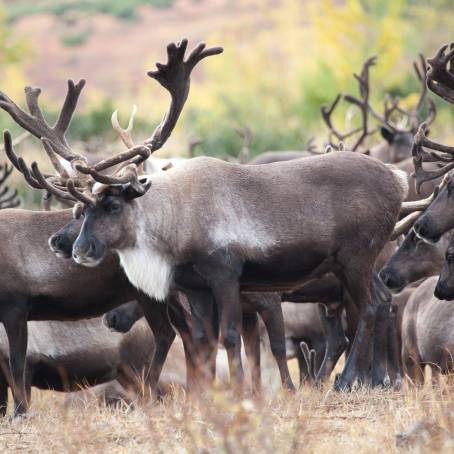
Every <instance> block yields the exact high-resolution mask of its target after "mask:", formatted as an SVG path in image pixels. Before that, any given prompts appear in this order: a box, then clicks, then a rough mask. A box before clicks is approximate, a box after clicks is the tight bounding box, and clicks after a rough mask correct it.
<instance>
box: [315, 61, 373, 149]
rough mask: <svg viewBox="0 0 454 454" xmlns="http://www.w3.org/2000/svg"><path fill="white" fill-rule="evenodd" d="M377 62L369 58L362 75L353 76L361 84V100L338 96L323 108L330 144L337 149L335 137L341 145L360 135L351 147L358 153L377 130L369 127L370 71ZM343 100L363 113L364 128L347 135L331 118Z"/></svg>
mask: <svg viewBox="0 0 454 454" xmlns="http://www.w3.org/2000/svg"><path fill="white" fill-rule="evenodd" d="M375 61H376V57H375V56H374V57H370V58H368V59H367V60H366V61H365V62H364V64H363V68H362V70H361V74H360V75H357V74H353V76H354V77H355V79H356V80H357V81H358V84H359V95H360V97H359V98H358V97H355V96H352V95H342V94H338V95H337V96H336V98H335V100H334V101H333V102H332V103H331V105H330V106H323V107H322V108H321V112H322V118H323V121H324V122H325V123H326V125H327V126H328V128H329V130H330V136H329V142H330V145H331V146H332V147H334V148H337V145H335V144H333V142H332V137H333V136H334V137H336V139H337V141H338V143H341V142H344V141H345V140H346V139H348V138H350V137H351V136H354V135H356V134H358V133H360V134H359V137H358V138H357V139H356V141H355V142H354V144H353V145H352V146H351V147H349V149H350V150H351V151H356V150H357V149H358V147H359V146H360V145H361V144H362V143H363V142H364V140H365V139H366V137H367V136H369V135H371V134H373V133H374V132H375V130H373V131H371V130H369V125H368V112H369V95H370V87H369V69H370V67H371V66H373V65H374V64H375ZM341 99H344V100H345V101H347V102H348V103H350V104H353V105H355V106H356V107H358V109H359V110H360V112H361V122H362V126H360V127H358V128H355V129H353V130H351V131H348V132H346V133H342V132H340V131H339V130H338V129H337V128H335V126H334V124H333V121H332V118H331V116H332V114H333V111H334V110H335V108H336V107H337V105H338V104H339V101H340V100H341Z"/></svg>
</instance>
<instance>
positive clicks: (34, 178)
mask: <svg viewBox="0 0 454 454" xmlns="http://www.w3.org/2000/svg"><path fill="white" fill-rule="evenodd" d="M186 48H187V40H183V41H182V42H181V43H180V44H178V45H176V44H173V43H172V44H169V45H168V46H167V57H168V61H167V63H166V64H161V63H157V64H156V66H157V70H156V71H150V72H148V75H149V76H150V77H151V78H153V79H155V80H157V81H158V82H159V83H160V84H161V85H162V86H163V87H164V88H165V89H166V90H167V91H168V92H169V93H170V95H171V103H170V108H169V111H168V112H167V114H166V115H165V117H164V118H163V120H162V121H161V123H160V124H159V126H158V127H157V128H156V129H155V131H154V133H153V134H152V136H151V137H150V138H149V139H147V140H145V141H144V143H143V144H141V145H137V146H135V145H134V143H133V141H132V138H131V135H130V133H131V130H132V126H133V119H134V114H135V108H134V109H133V113H132V115H131V118H130V122H129V126H128V128H127V129H124V130H123V129H121V127H120V125H119V124H118V120H117V116H116V112H114V114H113V115H112V126H113V127H114V129H115V130H116V131H117V132H118V134H119V136H120V138H121V139H122V141H123V142H124V144H125V145H126V146H127V147H128V150H126V151H124V152H121V153H119V154H117V155H115V156H112V157H109V158H107V159H104V160H102V161H100V162H98V163H97V164H95V165H93V166H88V164H87V163H88V160H87V159H86V157H84V156H82V155H79V154H76V153H74V152H73V151H72V150H71V149H70V147H69V146H68V144H67V142H66V139H65V133H66V130H67V129H68V127H69V123H70V121H71V117H72V115H73V113H74V111H75V108H76V105H77V101H78V98H79V95H80V92H81V90H82V88H83V87H84V85H85V81H84V80H81V81H80V82H78V83H77V84H75V83H74V82H73V81H69V82H68V93H67V96H66V99H65V102H64V104H63V108H62V111H61V113H60V116H59V119H58V121H57V123H56V124H55V126H53V127H50V126H49V125H48V124H47V123H46V122H45V120H44V117H43V115H42V112H41V110H40V108H39V105H38V96H39V94H40V92H41V90H40V89H38V88H29V87H27V88H26V89H25V94H26V101H27V105H28V108H29V111H30V113H27V112H25V111H23V110H22V109H20V108H19V107H18V106H17V105H16V104H15V103H14V102H13V101H11V100H10V99H9V98H8V97H7V96H6V95H5V94H3V93H1V92H0V107H1V108H3V109H4V110H6V111H7V112H8V113H9V114H10V115H11V116H12V118H13V119H14V120H15V121H16V122H17V123H18V124H19V125H21V126H22V127H23V128H24V129H26V130H27V131H29V132H30V133H32V134H33V135H34V136H35V137H38V138H39V139H41V141H42V143H43V146H44V148H45V150H46V152H47V154H48V156H49V158H50V159H51V162H52V164H53V165H54V168H55V170H56V171H57V175H47V174H43V173H42V172H41V171H40V169H39V167H38V164H37V163H36V162H33V163H32V164H31V167H30V168H29V167H28V166H27V165H26V163H25V161H24V160H23V159H22V158H21V157H19V156H17V155H16V153H15V152H14V149H13V145H12V142H11V136H10V134H9V132H7V131H6V132H5V134H4V142H5V150H6V153H7V156H8V158H9V159H10V161H11V162H12V164H13V165H14V166H15V167H16V168H17V169H18V170H19V171H20V172H22V174H23V175H24V177H25V179H26V181H27V182H28V183H29V184H30V185H31V186H33V187H34V188H38V189H44V190H45V191H46V193H47V194H48V195H49V194H53V195H55V196H56V197H57V198H59V199H61V200H65V201H68V202H70V203H73V204H74V209H73V213H74V217H75V218H79V217H80V216H81V215H82V214H83V216H84V220H83V225H82V229H81V231H80V234H79V235H78V238H77V239H76V240H75V242H74V244H73V257H74V258H75V259H76V261H78V262H79V263H82V264H84V265H87V266H93V265H96V264H97V263H99V262H100V261H101V260H102V258H103V256H104V252H105V250H106V248H113V249H115V248H117V247H119V246H123V245H125V244H126V245H127V244H129V243H130V242H133V241H134V235H129V234H128V232H129V230H128V228H127V226H130V225H131V224H134V223H135V218H134V216H133V215H132V211H133V208H134V201H135V199H136V198H137V197H141V196H143V195H144V194H145V193H146V192H147V191H148V190H149V189H150V187H151V179H150V177H149V176H148V175H144V174H143V172H144V169H143V167H144V166H143V164H144V162H145V161H146V160H147V159H149V158H150V156H151V154H152V153H153V152H155V151H156V150H158V149H160V148H161V147H162V146H163V145H164V143H165V142H166V141H167V139H168V138H169V136H170V134H171V133H172V131H173V129H174V127H175V125H176V122H177V120H178V118H179V116H180V113H181V111H182V109H183V106H184V104H185V102H186V99H187V97H188V94H189V87H190V75H191V72H192V70H193V69H194V67H195V66H196V65H197V63H198V62H199V61H201V60H202V59H204V58H205V57H208V56H211V55H216V54H219V53H221V52H222V48H220V47H213V48H207V49H206V48H205V44H203V43H201V44H199V45H198V46H196V47H195V48H194V49H193V50H192V52H191V53H190V54H189V56H188V57H187V58H186V59H185V53H186ZM109 169H110V170H111V174H108V173H107V171H108V170H109ZM70 230H71V228H70ZM73 230H74V229H73ZM73 230H71V232H73ZM67 233H68V232H66V231H64V232H63V231H60V232H57V234H55V235H53V236H52V237H51V238H50V240H49V244H50V247H51V249H53V250H54V251H55V252H56V253H61V254H62V255H63V256H66V255H67V251H66V249H67V248H66V246H65V245H66V243H68V244H69V243H71V240H72V239H71V238H69V237H68V235H67ZM65 235H66V236H65ZM63 236H64V238H65V240H69V241H68V242H63V243H65V245H63V246H65V247H63V249H65V250H64V251H63V250H62V248H61V247H60V246H62V244H63V243H62V237H63ZM101 238H102V241H101Z"/></svg>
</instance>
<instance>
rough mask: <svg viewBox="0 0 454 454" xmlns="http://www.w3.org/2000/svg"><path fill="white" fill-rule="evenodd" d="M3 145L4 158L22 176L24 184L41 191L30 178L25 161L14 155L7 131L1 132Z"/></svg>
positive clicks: (36, 183) (37, 184)
mask: <svg viewBox="0 0 454 454" xmlns="http://www.w3.org/2000/svg"><path fill="white" fill-rule="evenodd" d="M3 144H4V149H5V153H6V156H7V157H8V159H9V160H10V161H11V163H12V164H13V166H14V167H15V168H16V169H17V170H18V171H19V172H20V173H22V174H23V175H24V178H25V180H26V182H27V183H28V184H29V185H30V186H31V187H32V188H35V189H42V187H41V186H40V185H39V183H38V182H37V181H36V180H35V179H34V178H33V177H32V175H31V172H30V169H29V168H28V167H27V164H25V161H24V160H23V159H22V158H21V157H20V156H18V155H17V154H16V153H15V151H14V147H13V143H12V140H11V134H10V133H9V131H8V130H5V131H4V132H3Z"/></svg>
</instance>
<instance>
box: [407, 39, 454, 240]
mask: <svg viewBox="0 0 454 454" xmlns="http://www.w3.org/2000/svg"><path fill="white" fill-rule="evenodd" d="M427 63H428V70H427V85H428V87H429V89H430V90H432V91H433V92H434V93H435V94H437V95H438V96H440V97H441V98H443V99H445V100H446V101H448V102H450V103H452V104H454V75H453V68H454V49H453V48H452V46H451V48H450V49H448V45H445V46H442V47H441V48H440V49H439V50H438V51H437V53H436V55H435V56H434V57H433V58H431V59H429V60H428V61H427ZM427 132H428V128H427V125H426V124H424V123H423V124H422V125H421V126H420V127H419V129H418V132H417V134H416V136H415V140H414V146H413V161H414V166H415V177H416V184H417V189H418V190H419V189H420V188H421V185H422V184H423V183H426V182H431V181H433V180H435V179H437V178H440V177H442V176H444V177H443V181H442V183H441V184H440V187H439V191H437V194H436V197H435V199H434V200H433V202H432V203H430V205H429V206H428V207H425V208H426V209H425V211H424V212H423V213H422V215H421V217H420V218H419V219H418V220H417V221H416V222H415V224H414V230H415V232H416V234H417V235H418V236H419V237H421V238H423V239H425V240H426V241H429V242H437V241H438V240H439V239H440V238H441V236H442V235H443V234H444V233H446V232H447V231H449V230H451V229H452V228H454V216H452V215H451V211H452V206H453V196H452V194H453V191H454V174H453V172H452V169H454V147H450V146H447V145H444V144H441V143H437V142H435V141H433V140H430V139H429V138H428V137H427ZM434 162H435V163H437V164H438V165H439V167H438V168H437V169H436V170H432V169H429V168H427V165H426V163H429V165H430V163H432V164H433V163H434Z"/></svg>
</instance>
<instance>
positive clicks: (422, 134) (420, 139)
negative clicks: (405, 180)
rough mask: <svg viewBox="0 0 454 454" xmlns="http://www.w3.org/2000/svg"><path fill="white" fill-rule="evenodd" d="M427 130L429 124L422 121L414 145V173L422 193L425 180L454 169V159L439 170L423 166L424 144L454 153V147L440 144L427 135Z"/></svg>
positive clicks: (417, 186)
mask: <svg viewBox="0 0 454 454" xmlns="http://www.w3.org/2000/svg"><path fill="white" fill-rule="evenodd" d="M426 132H427V124H426V123H422V124H421V125H420V127H419V128H418V131H417V132H416V135H415V137H414V142H413V147H412V154H413V165H414V167H415V173H414V175H415V180H416V191H417V193H418V194H419V193H420V190H421V185H422V184H423V183H424V182H426V181H430V180H434V179H436V178H439V177H441V176H443V175H444V174H446V173H447V172H449V171H450V170H452V169H454V161H451V162H450V163H449V164H446V165H445V166H443V167H441V168H440V169H438V170H433V171H428V170H425V169H424V168H423V162H424V153H425V152H424V150H423V148H422V147H423V146H424V147H427V148H431V149H434V150H438V151H442V152H444V153H451V154H453V155H454V147H448V146H446V145H442V144H438V143H436V142H433V141H431V140H429V139H428V138H427V136H426ZM431 156H432V158H433V157H438V158H442V157H441V156H439V155H437V154H435V153H432V154H431ZM453 159H454V156H453ZM440 160H442V161H443V162H449V160H446V159H444V158H442V159H440Z"/></svg>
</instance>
